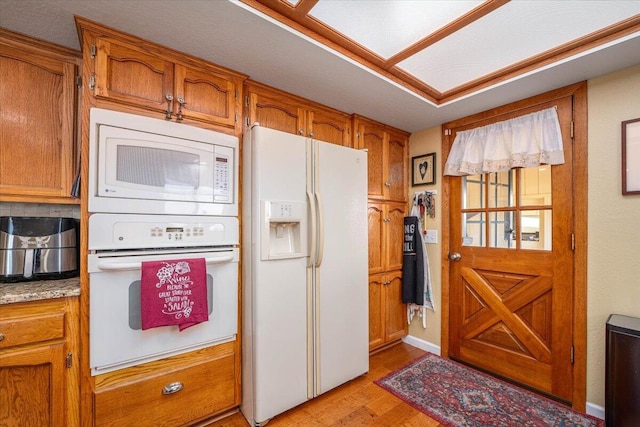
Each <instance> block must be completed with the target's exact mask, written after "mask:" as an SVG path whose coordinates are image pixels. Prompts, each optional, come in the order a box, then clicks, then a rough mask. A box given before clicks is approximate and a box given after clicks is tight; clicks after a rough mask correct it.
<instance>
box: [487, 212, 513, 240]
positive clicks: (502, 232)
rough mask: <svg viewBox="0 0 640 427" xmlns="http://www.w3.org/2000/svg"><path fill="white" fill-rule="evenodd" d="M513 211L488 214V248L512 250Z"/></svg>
mask: <svg viewBox="0 0 640 427" xmlns="http://www.w3.org/2000/svg"><path fill="white" fill-rule="evenodd" d="M514 218H515V211H507V212H490V213H489V247H490V248H513V249H515V247H516V245H515V242H514V240H513V234H514V231H515V230H514Z"/></svg>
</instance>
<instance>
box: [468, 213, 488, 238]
mask: <svg viewBox="0 0 640 427" xmlns="http://www.w3.org/2000/svg"><path fill="white" fill-rule="evenodd" d="M462 222H463V224H462V246H484V245H485V242H486V241H487V237H486V235H485V222H486V220H485V214H484V213H483V212H468V213H465V214H463V215H462Z"/></svg>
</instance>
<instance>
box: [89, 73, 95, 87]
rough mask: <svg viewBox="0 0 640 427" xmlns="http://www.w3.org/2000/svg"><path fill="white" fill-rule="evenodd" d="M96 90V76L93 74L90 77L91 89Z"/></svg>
mask: <svg viewBox="0 0 640 427" xmlns="http://www.w3.org/2000/svg"><path fill="white" fill-rule="evenodd" d="M95 88H96V76H94V75H93V74H92V75H90V76H89V89H91V90H93V89H95Z"/></svg>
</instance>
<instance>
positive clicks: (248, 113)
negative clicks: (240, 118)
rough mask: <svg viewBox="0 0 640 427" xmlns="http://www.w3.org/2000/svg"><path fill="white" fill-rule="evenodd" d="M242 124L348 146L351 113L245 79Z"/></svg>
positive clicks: (349, 142)
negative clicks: (243, 119) (245, 94)
mask: <svg viewBox="0 0 640 427" xmlns="http://www.w3.org/2000/svg"><path fill="white" fill-rule="evenodd" d="M245 91H246V92H247V93H248V96H247V101H246V103H245V112H244V116H245V117H246V118H247V119H246V122H245V125H246V126H251V125H253V124H255V123H259V124H260V126H263V127H267V128H270V129H276V130H280V131H282V132H287V133H293V134H296V135H301V136H305V137H308V138H313V139H315V140H318V141H324V142H329V143H332V144H337V145H343V146H345V147H351V146H352V145H351V115H350V114H347V113H343V112H342V111H338V110H334V109H332V108H329V107H325V106H323V105H321V104H317V103H314V102H312V101H308V100H306V99H304V98H300V97H297V96H295V95H291V94H288V93H286V92H283V91H280V90H278V89H274V88H272V87H269V86H266V85H263V84H261V83H257V82H247V83H246V87H245Z"/></svg>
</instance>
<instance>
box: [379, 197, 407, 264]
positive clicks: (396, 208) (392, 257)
mask: <svg viewBox="0 0 640 427" xmlns="http://www.w3.org/2000/svg"><path fill="white" fill-rule="evenodd" d="M405 215H406V209H405V204H404V203H385V215H384V217H385V219H386V222H385V226H386V229H385V249H386V252H385V262H384V265H385V270H387V271H391V270H402V255H403V239H404V217H405Z"/></svg>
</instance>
